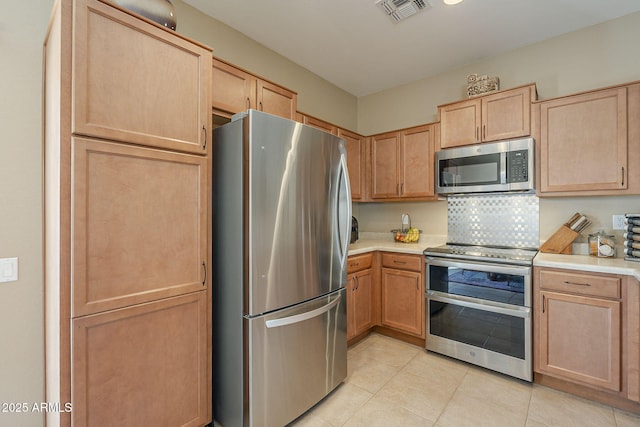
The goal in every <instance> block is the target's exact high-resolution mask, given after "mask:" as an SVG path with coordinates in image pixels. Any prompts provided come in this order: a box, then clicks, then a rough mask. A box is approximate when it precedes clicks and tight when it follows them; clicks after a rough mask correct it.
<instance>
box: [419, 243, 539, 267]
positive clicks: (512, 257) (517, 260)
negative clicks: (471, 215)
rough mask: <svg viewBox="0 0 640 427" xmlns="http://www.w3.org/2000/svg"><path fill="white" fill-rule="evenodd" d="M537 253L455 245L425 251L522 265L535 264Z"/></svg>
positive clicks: (439, 254) (453, 256) (513, 249)
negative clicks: (534, 259)
mask: <svg viewBox="0 0 640 427" xmlns="http://www.w3.org/2000/svg"><path fill="white" fill-rule="evenodd" d="M537 253H538V251H537V250H535V249H520V248H495V247H488V246H468V245H455V244H447V245H442V246H436V247H433V248H427V249H425V250H424V254H425V255H427V256H437V257H442V258H458V259H467V260H477V261H486V262H502V263H507V264H520V265H531V264H532V263H533V257H535V256H536V254H537Z"/></svg>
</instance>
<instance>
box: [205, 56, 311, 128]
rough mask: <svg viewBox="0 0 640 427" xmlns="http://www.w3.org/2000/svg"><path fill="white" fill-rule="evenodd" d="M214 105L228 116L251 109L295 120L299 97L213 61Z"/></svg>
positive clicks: (247, 73)
mask: <svg viewBox="0 0 640 427" xmlns="http://www.w3.org/2000/svg"><path fill="white" fill-rule="evenodd" d="M212 70H213V76H212V82H213V84H212V87H213V90H212V92H211V93H212V96H211V104H212V105H213V110H214V112H219V113H221V114H222V115H229V114H235V113H239V112H241V111H245V110H247V109H249V108H253V109H256V110H260V111H264V112H265V113H269V114H274V115H276V116H280V117H284V118H287V119H291V120H295V118H296V109H297V104H298V95H297V94H296V93H295V92H292V91H290V90H288V89H286V88H284V87H282V86H280V85H277V84H275V83H271V82H269V81H267V80H264V79H261V78H259V77H257V76H255V75H253V74H251V73H249V72H247V71H244V70H242V69H240V68H238V67H236V66H234V65H231V64H229V63H227V62H224V61H222V60H220V59H217V58H214V59H213V67H212Z"/></svg>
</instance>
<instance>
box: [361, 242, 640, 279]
mask: <svg viewBox="0 0 640 427" xmlns="http://www.w3.org/2000/svg"><path fill="white" fill-rule="evenodd" d="M360 236H361V238H360V239H359V240H358V241H357V242H356V243H352V244H350V245H349V255H358V254H363V253H367V252H373V251H389V252H398V253H405V254H414V255H422V253H423V251H424V250H425V249H426V248H428V247H432V246H439V245H444V244H445V243H446V241H447V236H433V235H421V236H420V241H419V242H418V243H399V242H396V241H394V240H393V238H392V236H391V233H369V232H364V233H361V235H360ZM533 265H534V266H536V267H554V268H565V269H569V270H582V271H593V272H596V273H609V274H622V275H625V276H633V277H634V278H635V279H636V280H639V281H640V262H634V261H625V260H624V258H601V257H595V256H589V255H561V254H547V253H542V252H539V253H538V254H537V255H536V257H535V258H534V259H533Z"/></svg>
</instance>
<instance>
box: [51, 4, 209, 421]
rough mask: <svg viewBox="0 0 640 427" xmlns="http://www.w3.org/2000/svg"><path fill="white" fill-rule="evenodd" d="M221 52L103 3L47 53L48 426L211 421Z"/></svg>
mask: <svg viewBox="0 0 640 427" xmlns="http://www.w3.org/2000/svg"><path fill="white" fill-rule="evenodd" d="M211 61H212V52H211V50H210V49H209V48H207V47H206V46H202V45H199V44H197V43H195V42H193V41H191V40H189V39H186V38H184V37H182V36H180V35H179V34H177V33H175V32H172V31H170V30H168V29H165V28H164V27H161V26H160V25H157V24H155V23H152V22H151V21H148V20H146V19H144V18H141V17H139V16H137V15H135V14H133V13H131V12H128V11H126V10H124V9H121V8H119V7H117V6H114V5H112V4H110V3H107V2H102V1H98V0H58V1H57V2H56V4H55V6H54V11H53V14H52V18H51V22H50V25H49V29H48V31H47V36H46V39H45V42H44V103H43V107H44V131H43V135H44V147H43V152H44V181H45V182H44V210H45V212H44V229H45V242H44V248H45V249H44V262H45V268H44V270H45V272H44V275H45V278H44V280H45V352H46V353H45V359H46V364H45V373H46V378H45V400H46V401H47V402H59V403H60V404H61V407H62V408H69V406H65V404H68V403H70V404H71V405H70V406H71V407H70V409H71V410H70V411H68V412H64V411H63V412H60V413H54V412H49V413H47V414H46V425H47V426H58V425H61V426H70V425H73V426H92V425H117V426H139V425H171V426H202V425H205V424H207V423H208V422H209V421H211V419H212V414H211V403H210V402H211V395H210V390H211V383H210V372H211V360H210V354H211V351H210V346H211V339H210V333H209V332H208V330H209V329H210V326H211V325H210V320H209V319H210V316H209V313H210V304H209V297H208V292H209V287H210V277H211V275H210V271H209V270H210V266H211V242H210V239H209V237H208V236H209V230H208V227H209V224H208V223H209V218H210V208H209V204H210V201H209V194H210V180H209V170H210V164H211V159H210V154H209V145H210V144H209V143H208V141H209V140H210V138H211V132H210V129H211V105H210V99H211V95H210V91H211V87H210V85H211V68H212V63H211Z"/></svg>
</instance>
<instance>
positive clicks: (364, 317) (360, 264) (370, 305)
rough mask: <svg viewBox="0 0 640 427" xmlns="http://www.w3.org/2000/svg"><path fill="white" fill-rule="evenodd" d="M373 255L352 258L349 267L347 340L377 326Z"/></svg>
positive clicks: (367, 254)
mask: <svg viewBox="0 0 640 427" xmlns="http://www.w3.org/2000/svg"><path fill="white" fill-rule="evenodd" d="M372 266H373V254H371V253H366V254H362V255H354V256H350V257H349V260H348V266H347V271H348V274H347V340H350V339H352V338H355V337H357V336H358V335H360V334H363V333H365V332H366V331H368V330H369V329H371V328H372V327H373V326H374V325H375V316H374V313H375V312H374V307H375V302H376V298H375V283H374V275H373V268H372Z"/></svg>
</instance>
